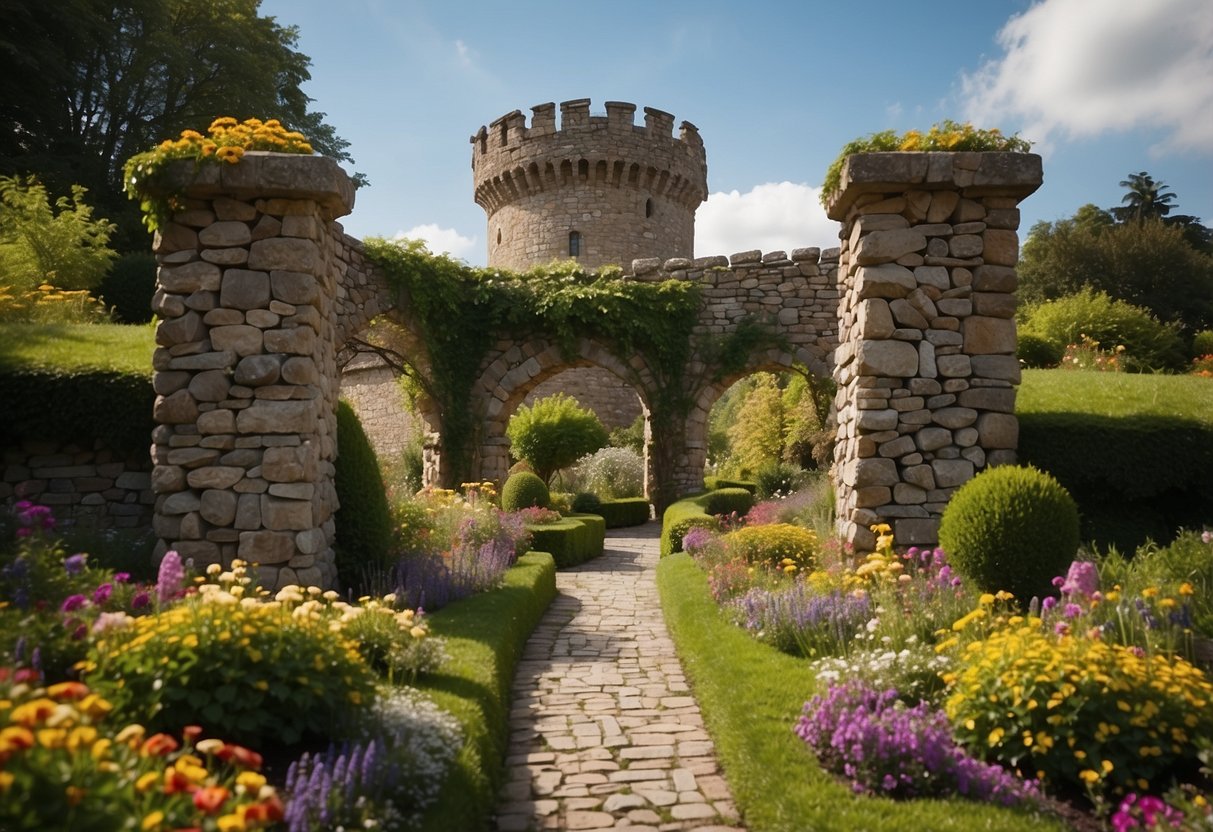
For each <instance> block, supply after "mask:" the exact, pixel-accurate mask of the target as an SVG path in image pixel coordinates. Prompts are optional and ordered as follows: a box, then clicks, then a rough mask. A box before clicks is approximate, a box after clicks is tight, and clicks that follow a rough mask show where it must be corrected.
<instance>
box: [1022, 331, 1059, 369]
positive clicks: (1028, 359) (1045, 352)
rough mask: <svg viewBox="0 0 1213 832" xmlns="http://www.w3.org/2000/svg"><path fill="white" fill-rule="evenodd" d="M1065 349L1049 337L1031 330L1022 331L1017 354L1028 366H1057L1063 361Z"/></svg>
mask: <svg viewBox="0 0 1213 832" xmlns="http://www.w3.org/2000/svg"><path fill="white" fill-rule="evenodd" d="M1064 354H1065V350H1064V349H1062V348H1061V347H1059V346H1058V345H1057V344H1055V343H1053V342H1052V341H1050V340H1049V339H1047V338H1042V337H1041V336H1039V335H1033V334H1032V333H1030V332H1024V333H1020V335H1019V346H1018V348H1017V350H1016V355H1018V356H1019V360H1020V362H1021V363H1022V364H1023V365H1024V366H1025V367H1028V368H1038V367H1039V368H1044V367H1056V366H1057V365H1058V364H1060V363H1061V357H1062V355H1064Z"/></svg>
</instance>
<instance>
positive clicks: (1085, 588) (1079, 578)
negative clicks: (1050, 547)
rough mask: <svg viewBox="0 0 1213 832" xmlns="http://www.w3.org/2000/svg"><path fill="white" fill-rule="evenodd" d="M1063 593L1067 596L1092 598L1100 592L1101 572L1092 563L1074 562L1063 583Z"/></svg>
mask: <svg viewBox="0 0 1213 832" xmlns="http://www.w3.org/2000/svg"><path fill="white" fill-rule="evenodd" d="M1061 591H1062V592H1063V593H1064V594H1066V595H1081V596H1083V597H1086V598H1090V597H1091V596H1093V595H1094V594H1095V593H1096V592H1098V591H1099V570H1098V569H1097V568H1096V566H1095V564H1093V563H1091V562H1090V561H1087V560H1076V561H1074V562H1073V563H1071V564H1070V570H1069V571H1068V572H1067V573H1066V577H1065V580H1064V581H1062V584H1061Z"/></svg>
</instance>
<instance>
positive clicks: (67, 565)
mask: <svg viewBox="0 0 1213 832" xmlns="http://www.w3.org/2000/svg"><path fill="white" fill-rule="evenodd" d="M87 560H88V555H86V554H84V553H83V552H81V553H80V554H77V555H72V556H71V557H68V558H65V559H64V561H63V569H64V571H66V572H67V574H69V575H78V574H80V572H81V571H83V570H84V566H85V561H87Z"/></svg>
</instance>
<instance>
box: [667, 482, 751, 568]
mask: <svg viewBox="0 0 1213 832" xmlns="http://www.w3.org/2000/svg"><path fill="white" fill-rule="evenodd" d="M753 505H754V495H753V494H751V493H750V492H749V491H748V490H747V489H745V488H722V489H720V490H718V491H708V492H706V493H704V494H698V495H695V496H693V497H686V498H684V499H681V500H679V501H678V502H676V503H671V504H670V506H669V507H668V508H667V509H666V510H665V513H664V514H662V515H661V556H662V557H665V556H666V555H670V554H673V553H674V552H681V551H682V538H683V535H685V534H686V533H687V532H689V531H690V530H691V529H692V528H694V527H695V526H703V527H704V528H708V529H717V528H719V527H720V523H719V521H717V519H716V515H718V514H732V513H733V512H737V513H738V514H745V513H746V512H748V511H749V510H750V508H751V507H753Z"/></svg>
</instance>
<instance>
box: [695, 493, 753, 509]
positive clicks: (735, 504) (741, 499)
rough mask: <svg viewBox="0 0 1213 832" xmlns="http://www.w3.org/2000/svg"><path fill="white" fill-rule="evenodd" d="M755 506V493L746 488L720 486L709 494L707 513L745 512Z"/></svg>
mask: <svg viewBox="0 0 1213 832" xmlns="http://www.w3.org/2000/svg"><path fill="white" fill-rule="evenodd" d="M753 507H754V495H753V494H751V493H750V492H749V491H748V490H747V489H744V488H718V489H716V490H715V491H711V492H709V493H708V495H707V502H706V504H705V505H704V507H703V510H704V513H706V514H726V515H727V514H732V513H733V512H737V513H738V514H745V513H746V512H747V511H749V510H750V509H751V508H753Z"/></svg>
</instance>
